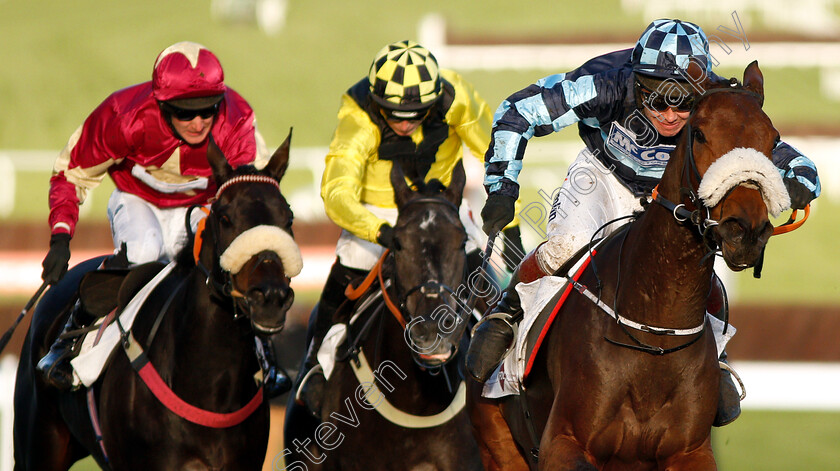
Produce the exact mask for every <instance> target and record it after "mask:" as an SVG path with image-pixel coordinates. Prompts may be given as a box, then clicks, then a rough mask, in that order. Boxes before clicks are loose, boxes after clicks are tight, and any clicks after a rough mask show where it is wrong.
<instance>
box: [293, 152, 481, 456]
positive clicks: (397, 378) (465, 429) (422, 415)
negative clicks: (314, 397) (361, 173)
mask: <svg viewBox="0 0 840 471" xmlns="http://www.w3.org/2000/svg"><path fill="white" fill-rule="evenodd" d="M391 182H392V185H393V187H394V199H395V202H396V204H397V207H398V208H399V216H398V219H397V222H396V224H395V225H394V234H395V237H394V239H395V243H394V245H395V247H394V249H393V251H391V252H386V254H385V255H384V256H383V259H382V260H381V261H380V263H381V264H382V271H381V272H379V273H384V274H383V275H382V277H381V278H379V280H378V281H376V280H375V279H374V278H370V277H369V278H368V279H370V280H374V284H373V285H371V289H370V290H369V291H368V293H369V294H371V296H367V297H366V296H363V297H360V298H359V301H358V302H357V305H359V306H363V307H361V308H359V309H356V308H355V307H354V306H348V305H349V303H345V307H350V309H344V308H342V309H341V310H339V312H338V313H337V314H336V320H337V321H338V322H340V323H347V321H348V318H349V317H350V316H351V315H354V313H355V312H357V311H358V312H359V313H360V314H358V315H357V316H356V317H357V319H358V320H357V321H356V322H354V323H353V325H352V326H351V327H350V328H349V329H348V334H347V340H346V341H345V342H344V343H343V344H341V345H340V347H339V352H346V356H348V357H349V359H347V360H346V361H339V362H337V363H336V364H335V367H334V369H333V370H332V372H331V374H330V375H329V380H328V381H327V383H326V385H325V392H324V398H323V404H324V405H323V407H322V410H321V411H320V417H321V419H322V420H323V422H318V421H315V420H314V419H312V417H311V416H310V415H309V414H308V413H307V412H304V411H303V410H302V408H303V406H301V405H298V404H296V403H295V401H294V398H291V399H290V400H289V405H288V408H287V413H286V424H285V436H284V439H285V442H286V449H285V450H284V457H285V462H286V467H285V468H284V469H288V470H292V469H296V470H303V469H308V470H310V471H311V470H341V471H354V470H358V471H368V470H394V469H417V470H420V469H422V470H428V471H463V470H467V471H469V470H480V469H481V459H480V457H479V452H478V446H477V444H476V443H475V439H474V438H473V436H472V433H471V430H470V425H469V419H468V417H467V414H466V411H465V410H464V408H463V407H464V403H465V396H464V394H465V387H466V386H465V385H464V383H463V382H462V379H461V374H460V372H459V363H460V362H461V360H460V358H461V357H462V356H461V355H460V354H459V352H462V351H464V350H463V349H464V348H466V345H464V343H465V340H466V335H465V331H466V325H467V322H465V321H464V320H463V316H464V315H465V312H466V311H467V310H468V309H466V308H465V304H468V303H465V302H464V299H462V298H459V295H460V294H461V293H462V291H459V290H458V289H457V288H458V287H459V285H461V284H462V283H464V281H465V276H464V274H465V271H466V258H467V257H466V253H465V251H464V247H465V243H466V240H467V235H466V231H465V230H464V226H463V225H462V223H461V220H460V219H459V213H458V205H459V204H461V195H462V191H463V187H464V183H465V174H464V168H463V164H461V163H459V164H458V165H457V166H456V168H455V170H454V172H453V176H452V182H451V183H450V185H449V187H448V188H446V189H445V190H443V191H441V187H442V186H440V187H436V185H435V184H436V183H437V182H436V181H434V180H433V181H432V182H429V184H427V185H426V186H425V187H423V188H420V189H419V190H418V191H417V192H415V191H412V190H411V189H410V188H409V187H408V186H407V185H406V182H405V178H404V177H403V174H402V172H401V171H400V168H399V165H397V164H395V165H394V171H392V173H391ZM378 269H379V267H376V268H374V270H372V272H371V273H374V274H375V273H376V272H377V271H378ZM381 284H385V285H386V286H388V288H387V289H385V290H384V291H383V290H382V289H381ZM360 286H364V284H362V285H360ZM384 298H387V301H384ZM386 304H387V305H386ZM360 326H361V327H360ZM328 338H329V336H328ZM325 343H326V341H325ZM365 375H367V376H365Z"/></svg>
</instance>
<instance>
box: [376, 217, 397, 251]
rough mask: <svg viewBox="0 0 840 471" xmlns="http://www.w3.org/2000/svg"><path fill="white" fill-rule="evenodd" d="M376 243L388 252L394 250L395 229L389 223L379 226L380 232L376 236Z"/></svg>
mask: <svg viewBox="0 0 840 471" xmlns="http://www.w3.org/2000/svg"><path fill="white" fill-rule="evenodd" d="M376 242H378V243H379V245H381V246H383V247H385V248H386V249H388V250H393V248H394V228H393V227H391V225H390V224H388V223H387V222H386V223H384V224H382V225H381V226H379V232H378V233H377V234H376Z"/></svg>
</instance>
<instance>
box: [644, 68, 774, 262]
mask: <svg viewBox="0 0 840 471" xmlns="http://www.w3.org/2000/svg"><path fill="white" fill-rule="evenodd" d="M736 85H737V82H731V83H730V88H712V89H710V90H706V91H705V92H703V93H702V94H700V96H699V97H698V98H697V99H696V100H695V101H694V105H693V106H692V108H691V113H690V114H689V116H688V120H687V121H686V124H685V128H684V129H683V132H684V133H686V139H685V155H684V160H683V172H682V174H683V176H682V186H681V187H680V195H681V196H682V199H683V201H685V200H688V204H689V205H691V206H693V207H694V210H689V209H688V208H687V205H686V203H679V204H677V203H674V202H672V201H670V200H668V199H667V198H665V197H664V196H662V194H661V193H659V191H658V187H657V188H654V189H653V193H652V197H653V201H654V202H655V203H658V204H660V205H661V206H663V207H665V208H666V209H668V210H669V211H670V212H671V214H672V215H673V217H674V219H675V220H676V221H677V223H679V224H690V225H693V226H694V227H695V229H696V230H697V233H698V234H699V235H700V237H701V238H702V240H703V243H704V244H705V245H706V248H707V249H708V250H709V252H708V253H707V254H706V257H704V259H703V260H704V261H705V259H706V258H708V257H710V256H713V255H716V254H717V253H718V251H719V249H720V248H719V247H718V244H717V243H716V242H715V241H714V239H713V238H712V236H711V229H712V228H714V227H715V226H718V225H719V222H718V221H717V220H715V219H712V217H711V208H709V207H707V206H706V205H705V204H704V203H703V201H702V199H701V198H700V197H699V196H698V195H697V188H695V184H694V183H693V182H694V181H696V182H697V185H699V183H700V180H701V179H702V175H700V171H699V170H698V169H697V161H696V159H695V157H694V132H693V129H692V126H691V122H692V119H693V118H694V114H695V113H696V111H697V108H698V105H699V104H700V103H701V102H702V101H703V100H704V99H705V98H707V97H709V96H710V95H713V94H716V93H739V94H744V95H749V96H752V97H754V98H756V99H757V100H758V101H759V102H761V101H762V100H763V98H762V96H761V95H759V94H758V93H755V92H753V91H750V90H746V89H743V88H734V87H735V86H736ZM733 190H734V188H732V189H730V190H729V191H728V192H727V194H726V196H724V198H723V199H722V200H721V201H720V203H718V204H719V205H721V204H723V202H724V200H726V198H727V197H728V196H729V194H730V193H731V192H732V191H733Z"/></svg>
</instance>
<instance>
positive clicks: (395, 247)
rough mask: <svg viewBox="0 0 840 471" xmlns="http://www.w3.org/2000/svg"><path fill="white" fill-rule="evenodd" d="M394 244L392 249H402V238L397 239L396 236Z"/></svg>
mask: <svg viewBox="0 0 840 471" xmlns="http://www.w3.org/2000/svg"><path fill="white" fill-rule="evenodd" d="M393 244H394V246H393V247H392V250H402V244H400V240H399V239H397V238H396V237H394V242H393Z"/></svg>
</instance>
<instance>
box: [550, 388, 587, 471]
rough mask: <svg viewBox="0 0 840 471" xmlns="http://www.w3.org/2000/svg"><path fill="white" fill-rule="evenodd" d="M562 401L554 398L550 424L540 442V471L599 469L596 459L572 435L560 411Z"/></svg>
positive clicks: (585, 470)
mask: <svg viewBox="0 0 840 471" xmlns="http://www.w3.org/2000/svg"><path fill="white" fill-rule="evenodd" d="M559 401H560V399H559V398H557V397H555V398H554V405H553V406H552V407H551V409H549V412H548V414H549V416H548V422H547V423H546V426H545V431H544V432H543V435H542V441H541V442H540V466H539V469H540V470H551V471H555V470H556V471H565V470H568V471H572V470H574V471H591V470H597V469H598V468H597V467H596V466H595V465H594V458H593V457H592V456H590V455H588V454H587V453H586V451H585V450H584V448H583V446H582V445H581V443H580V442H579V441H578V439H577V438H575V437H574V436H571V435H570V432H569V427H567V426H566V422H565V420H564V418H563V417H561V416H560V414H559V413H558V411H560V410H562V408H561V407H560V406H559Z"/></svg>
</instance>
